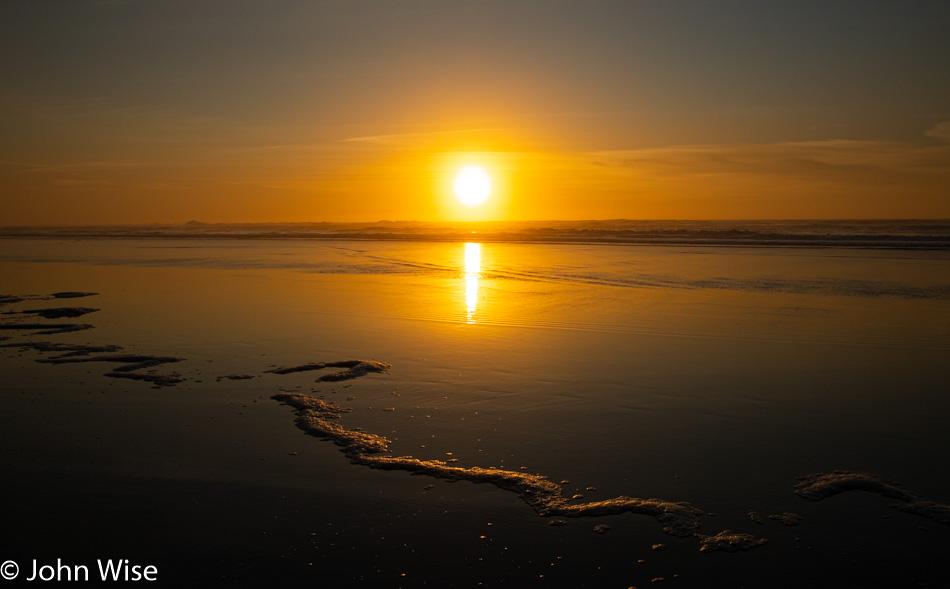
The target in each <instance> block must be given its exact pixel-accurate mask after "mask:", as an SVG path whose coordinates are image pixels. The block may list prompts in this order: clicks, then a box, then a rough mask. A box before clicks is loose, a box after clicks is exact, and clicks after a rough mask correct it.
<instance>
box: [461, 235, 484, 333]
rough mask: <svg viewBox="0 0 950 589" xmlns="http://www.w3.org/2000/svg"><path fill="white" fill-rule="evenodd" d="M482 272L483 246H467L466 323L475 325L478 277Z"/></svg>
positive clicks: (469, 244)
mask: <svg viewBox="0 0 950 589" xmlns="http://www.w3.org/2000/svg"><path fill="white" fill-rule="evenodd" d="M481 271H482V246H481V244H478V243H466V244H465V321H466V322H467V323H475V309H476V308H477V307H478V276H479V274H480V273H481Z"/></svg>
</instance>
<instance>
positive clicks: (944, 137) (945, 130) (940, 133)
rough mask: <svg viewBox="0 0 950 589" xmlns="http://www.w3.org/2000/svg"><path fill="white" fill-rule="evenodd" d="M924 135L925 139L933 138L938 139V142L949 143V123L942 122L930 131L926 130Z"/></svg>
mask: <svg viewBox="0 0 950 589" xmlns="http://www.w3.org/2000/svg"><path fill="white" fill-rule="evenodd" d="M924 135H926V136H927V137H933V138H934V139H939V140H940V141H946V142H948V143H950V121H943V122H941V123H937V124H936V125H934V126H933V127H931V128H930V129H928V130H927V131H926V132H925V133H924Z"/></svg>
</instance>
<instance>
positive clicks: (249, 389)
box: [0, 229, 950, 587]
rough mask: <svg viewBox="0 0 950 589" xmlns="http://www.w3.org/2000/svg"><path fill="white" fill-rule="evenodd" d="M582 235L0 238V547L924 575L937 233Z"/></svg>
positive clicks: (210, 556)
mask: <svg viewBox="0 0 950 589" xmlns="http://www.w3.org/2000/svg"><path fill="white" fill-rule="evenodd" d="M717 230H719V229H717ZM757 231H760V232H761V231H762V230H761V229H757ZM576 234H577V233H576V232H575V234H572V235H571V236H569V242H565V239H567V238H564V236H563V235H562V236H561V237H560V238H552V237H551V236H550V235H547V236H546V237H545V238H544V239H541V240H537V241H538V242H524V241H520V242H519V241H512V240H507V241H506V240H503V239H498V240H484V241H480V240H479V239H477V238H478V235H477V234H476V235H474V236H472V237H471V239H469V240H467V241H462V240H442V239H432V238H431V236H424V237H422V238H420V239H416V238H407V237H406V236H405V235H400V236H399V238H393V239H374V238H368V237H366V236H360V238H359V239H353V238H350V239H346V238H340V237H339V236H335V237H333V238H329V239H288V238H287V237H286V236H282V237H280V238H276V237H274V235H273V234H265V235H263V236H257V237H255V238H253V239H248V238H247V236H240V237H241V238H239V237H236V236H234V235H226V236H220V235H218V236H214V237H213V238H209V237H208V236H207V235H203V236H200V237H197V236H195V235H194V234H189V235H185V236H178V235H167V234H163V235H158V236H156V235H148V236H141V235H139V236H134V237H128V236H125V237H121V236H114V235H110V236H105V237H104V236H101V235H99V236H82V237H76V236H72V237H63V236H58V237H57V236H47V237H44V238H35V237H34V238H31V237H22V236H20V237H7V238H4V239H3V240H2V243H3V250H2V253H0V271H2V276H3V286H2V287H0V294H2V295H5V297H6V298H4V299H0V303H2V304H0V311H2V312H4V313H5V314H4V315H2V316H0V319H2V321H0V323H2V324H3V325H5V326H7V328H5V329H3V330H2V331H0V337H5V338H7V339H5V340H3V341H0V345H3V346H5V347H3V348H0V351H2V355H0V362H2V366H3V374H4V381H5V382H4V386H3V394H2V400H0V402H2V415H3V417H2V419H3V427H2V430H0V431H2V433H0V459H2V463H3V464H4V465H5V470H6V471H7V473H8V474H7V476H6V477H5V478H6V479H7V481H8V482H7V484H6V485H5V486H4V490H3V493H4V505H5V506H7V509H8V513H7V516H6V522H7V529H8V530H10V532H9V533H8V540H7V541H5V546H4V550H5V553H4V558H5V559H10V560H13V561H15V562H17V563H18V565H19V567H20V569H21V571H23V572H24V573H25V572H28V570H27V569H29V568H30V566H31V562H32V561H33V560H34V559H35V560H37V561H39V562H40V563H41V564H42V563H47V564H55V563H56V561H57V559H61V560H62V562H64V563H71V564H73V565H86V566H89V567H90V570H91V571H93V573H92V574H93V576H95V569H94V568H93V567H94V564H95V562H96V560H97V559H110V558H111V559H115V558H123V559H129V561H130V563H132V564H139V565H143V566H144V565H154V566H155V567H157V570H158V574H157V576H158V580H157V581H156V582H157V583H159V584H167V585H168V586H198V585H205V586H210V585H216V584H219V583H220V585H221V586H224V585H228V586H260V584H261V583H264V582H267V583H272V582H294V583H306V584H307V585H310V586H322V587H344V586H354V587H356V586H360V587H423V586H428V587H432V586H436V587H443V586H445V587H447V586H453V587H474V586H547V587H631V586H639V587H643V586H647V585H650V584H652V583H654V582H656V583H664V584H668V585H672V586H681V587H709V586H723V587H742V586H745V587H763V586H770V587H784V586H788V587H792V586H802V585H807V586H814V587H839V586H842V587H844V586H847V587H850V586H858V587H870V586H882V585H884V586H917V585H918V584H922V585H923V586H934V585H938V584H939V583H940V582H942V581H943V578H942V573H941V563H942V560H941V559H942V558H943V556H942V553H943V552H944V550H943V548H944V547H945V546H946V543H947V539H948V534H950V527H948V525H947V523H948V521H950V520H947V515H946V514H947V511H946V510H947V508H946V505H947V504H948V503H950V474H948V472H947V470H946V469H945V468H944V467H943V465H944V464H946V463H947V462H948V461H950V433H948V431H947V429H946V427H945V424H944V422H945V416H946V415H947V414H948V409H950V400H948V399H947V397H946V394H945V391H946V389H947V384H948V381H947V376H946V359H947V353H948V351H950V313H948V311H950V273H948V271H947V270H948V267H950V254H948V252H947V250H946V249H944V248H942V246H941V247H931V246H927V247H916V246H914V247H908V246H907V243H908V242H911V243H914V244H919V242H918V241H915V239H917V238H916V237H915V236H911V237H907V236H906V235H905V236H903V237H902V241H901V242H900V243H901V245H902V247H900V248H895V247H891V245H893V242H888V241H887V240H884V245H883V246H881V247H866V244H864V243H863V242H862V243H861V244H860V246H859V247H854V246H848V245H842V244H841V242H840V240H839V241H838V242H836V243H830V245H829V244H827V243H824V242H822V247H808V244H807V243H805V244H804V245H803V243H801V240H799V242H796V244H795V245H796V247H781V246H780V247H776V246H775V243H769V244H764V243H762V242H761V240H759V241H756V242H754V243H746V244H738V245H737V244H735V243H733V242H730V243H728V244H727V245H715V244H712V245H711V244H710V243H709V240H708V238H709V234H704V236H703V239H704V241H703V242H702V243H693V242H690V241H689V240H690V239H694V238H695V235H687V236H686V237H683V236H682V235H680V237H679V238H678V240H677V242H676V243H674V244H667V243H659V244H657V243H650V244H644V243H609V242H608V241H609V239H610V236H606V237H605V236H603V235H598V236H597V237H596V239H591V238H590V237H589V235H588V237H587V239H586V241H585V242H583V243H576V242H575V235H576ZM311 237H312V236H311ZM351 237H352V236H351ZM377 237H378V236H377ZM614 237H616V235H614ZM773 241H774V240H773ZM805 241H806V242H807V240H805ZM875 243H878V245H880V242H875ZM931 245H932V244H931ZM55 293H60V294H62V293H71V294H67V295H65V296H59V297H56V296H53V295H54V294H55ZM73 295H75V296H73ZM80 295H82V296H80ZM17 298H19V299H22V300H15V299H17ZM42 309H47V310H49V309H73V310H74V311H73V312H72V313H79V311H76V309H80V310H86V311H85V312H83V313H82V314H81V315H77V316H75V317H69V316H65V317H55V318H48V317H44V316H42V315H41V314H39V313H36V312H34V311H38V310H42ZM66 313H67V315H68V314H69V313H68V312H66ZM43 325H49V326H54V325H59V326H64V325H68V326H73V327H71V328H66V329H65V330H64V328H63V327H59V328H51V329H53V330H54V331H56V330H61V331H59V332H58V333H40V332H42V331H49V329H44V328H43V327H42V326H43ZM18 326H22V327H18ZM82 326H89V327H82ZM44 343H49V344H56V345H58V346H59V347H60V349H55V346H53V347H50V346H45V347H44V345H39V344H44ZM63 346H74V348H73V349H71V350H67V349H64V348H63ZM107 346H115V349H105V347H107ZM90 347H91V348H96V349H95V350H90V349H88V348H90ZM64 355H65V356H64ZM159 360H161V361H160V362H158V361H159ZM156 362H157V363H156ZM130 366H131V368H129V367H130ZM295 367H296V368H298V369H297V370H290V369H292V368H295ZM304 368H306V369H304ZM282 369H286V370H282ZM348 371H349V372H348ZM275 396H276V398H275ZM301 399H302V400H301ZM317 400H319V401H320V404H316V403H317ZM308 403H309V404H308ZM308 412H309V413H308ZM308 420H309V421H308ZM308 427H309V429H308ZM308 433H310V434H311V435H308ZM383 439H384V440H385V441H380V440H383ZM361 444H362V445H361ZM374 444H377V445H378V446H375V447H374V446H373V445H374ZM836 471H841V472H838V473H837V475H835V473H836ZM845 473H860V474H858V475H856V474H845ZM814 474H825V475H828V478H824V479H804V480H803V479H801V478H800V477H806V476H808V475H814ZM836 477H837V478H836ZM848 477H850V478H848ZM809 483H814V486H812V487H809V486H808V484H809ZM796 485H799V487H797V488H796ZM802 485H804V486H802ZM821 485H824V486H821ZM895 489H897V490H895ZM618 498H621V499H619V500H618ZM648 500H649V501H653V503H647V501H648ZM920 502H929V505H930V504H932V507H930V508H928V509H929V510H928V509H922V508H920ZM894 506H897V507H898V508H896V509H895V507H894ZM908 506H912V507H911V508H908ZM727 531H728V532H727ZM885 564H886V566H885Z"/></svg>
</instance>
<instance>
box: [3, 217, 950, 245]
mask: <svg viewBox="0 0 950 589" xmlns="http://www.w3.org/2000/svg"><path fill="white" fill-rule="evenodd" d="M0 237H50V238H55V237H59V238H84V237H85V238H152V239H155V238H178V239H181V238H188V239H208V238H218V239H223V238H227V239H310V240H377V241H479V242H482V243H485V242H512V243H525V242H528V243H583V244H598V243H610V244H618V243H620V244H641V245H651V244H654V245H683V246H745V247H822V248H827V247H834V248H868V249H931V250H947V249H950V220H946V219H941V220H836V221H631V220H626V219H614V220H604V221H531V222H494V223H418V222H411V221H379V222H376V223H199V222H196V221H191V222H188V223H184V224H181V225H102V226H69V227H3V228H0Z"/></svg>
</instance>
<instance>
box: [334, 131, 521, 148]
mask: <svg viewBox="0 0 950 589" xmlns="http://www.w3.org/2000/svg"><path fill="white" fill-rule="evenodd" d="M503 130H504V129H501V128H485V129H463V130H460V131H431V132H426V133H394V134H390V135H366V136H362V137H350V138H347V139H342V140H341V142H342V143H366V144H372V145H389V146H423V145H427V144H430V143H434V142H438V141H442V140H445V139H446V138H453V137H462V136H466V135H479V134H485V133H495V132H498V131H503Z"/></svg>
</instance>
